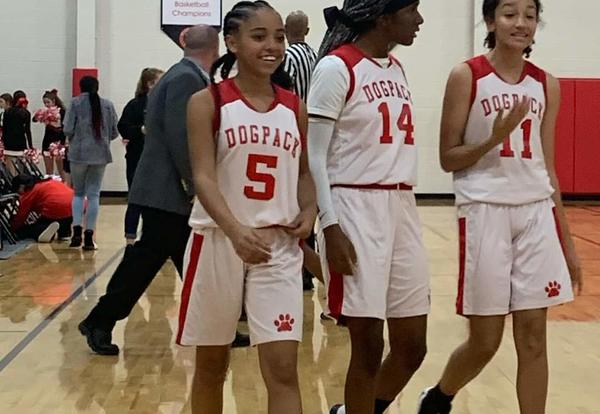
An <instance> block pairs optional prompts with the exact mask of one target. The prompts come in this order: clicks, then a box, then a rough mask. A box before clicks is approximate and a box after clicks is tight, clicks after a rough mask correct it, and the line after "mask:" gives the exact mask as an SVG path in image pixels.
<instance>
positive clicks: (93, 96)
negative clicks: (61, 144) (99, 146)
mask: <svg viewBox="0 0 600 414" xmlns="http://www.w3.org/2000/svg"><path fill="white" fill-rule="evenodd" d="M98 86H99V83H98V79H96V78H95V77H93V76H84V77H83V78H81V79H80V80H79V89H81V92H84V93H86V92H87V93H88V98H89V101H90V106H91V107H92V129H93V130H94V135H95V137H96V139H101V138H102V104H101V102H100V96H99V95H98Z"/></svg>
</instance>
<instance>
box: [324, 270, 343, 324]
mask: <svg viewBox="0 0 600 414" xmlns="http://www.w3.org/2000/svg"><path fill="white" fill-rule="evenodd" d="M343 303H344V275H342V274H341V273H338V272H336V271H335V270H333V267H332V266H331V265H329V288H328V290H327V307H328V308H329V315H331V316H332V317H333V318H335V319H336V320H339V318H340V316H342V305H343Z"/></svg>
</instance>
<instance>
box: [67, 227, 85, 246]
mask: <svg viewBox="0 0 600 414" xmlns="http://www.w3.org/2000/svg"><path fill="white" fill-rule="evenodd" d="M82 230H83V229H82V228H81V226H73V236H72V237H71V244H69V247H81V243H82V242H83V239H82V238H81V232H82Z"/></svg>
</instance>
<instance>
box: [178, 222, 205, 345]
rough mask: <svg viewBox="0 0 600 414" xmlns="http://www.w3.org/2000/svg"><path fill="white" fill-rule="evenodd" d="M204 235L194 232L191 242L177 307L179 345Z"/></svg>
mask: <svg viewBox="0 0 600 414" xmlns="http://www.w3.org/2000/svg"><path fill="white" fill-rule="evenodd" d="M203 242H204V236H202V235H200V234H197V233H194V241H193V242H192V251H191V252H190V263H189V264H188V268H187V272H186V274H185V281H184V282H183V290H182V291H181V305H180V307H179V329H178V330H177V341H176V342H177V344H178V345H181V336H182V335H183V327H184V326H185V317H186V316H187V310H188V306H189V304H190V294H191V292H192V286H193V285H194V279H195V278H196V270H197V269H198V262H199V261H200V252H201V251H202V243H203Z"/></svg>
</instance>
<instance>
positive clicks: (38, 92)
mask: <svg viewBox="0 0 600 414" xmlns="http://www.w3.org/2000/svg"><path fill="white" fill-rule="evenodd" d="M75 3H76V0H51V1H48V0H28V1H22V0H2V2H1V3H0V39H1V46H0V94H3V93H6V92H8V93H10V94H12V93H13V92H14V91H16V90H18V89H21V90H23V91H25V93H26V94H27V97H28V99H29V109H30V110H31V111H32V112H34V111H35V110H36V109H39V108H41V107H42V95H43V94H44V91H46V90H50V89H54V88H56V89H57V90H58V92H59V95H60V96H61V97H64V98H69V97H70V95H71V69H72V67H73V65H74V64H75V43H74V41H73V40H74V38H75V36H76V31H75V27H76V26H75V19H76V17H75V10H76V9H75V7H74V6H75ZM67 102H68V99H67ZM32 133H33V141H34V145H35V146H37V147H41V145H42V138H43V134H44V128H43V127H42V126H40V125H38V124H33V125H32Z"/></svg>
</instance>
